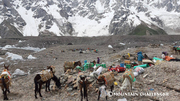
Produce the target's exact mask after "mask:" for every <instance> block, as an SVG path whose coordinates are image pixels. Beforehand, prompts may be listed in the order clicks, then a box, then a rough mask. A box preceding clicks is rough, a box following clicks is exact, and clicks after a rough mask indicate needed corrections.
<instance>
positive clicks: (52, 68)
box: [47, 66, 55, 73]
mask: <svg viewBox="0 0 180 101" xmlns="http://www.w3.org/2000/svg"><path fill="white" fill-rule="evenodd" d="M47 69H50V70H51V71H52V72H53V73H55V67H54V66H47Z"/></svg>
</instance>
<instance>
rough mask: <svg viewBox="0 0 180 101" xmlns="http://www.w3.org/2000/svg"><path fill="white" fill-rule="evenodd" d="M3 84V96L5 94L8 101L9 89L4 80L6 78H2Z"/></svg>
mask: <svg viewBox="0 0 180 101" xmlns="http://www.w3.org/2000/svg"><path fill="white" fill-rule="evenodd" d="M2 83H3V86H4V87H3V89H2V90H3V94H4V100H8V98H7V87H6V83H5V80H4V77H2Z"/></svg>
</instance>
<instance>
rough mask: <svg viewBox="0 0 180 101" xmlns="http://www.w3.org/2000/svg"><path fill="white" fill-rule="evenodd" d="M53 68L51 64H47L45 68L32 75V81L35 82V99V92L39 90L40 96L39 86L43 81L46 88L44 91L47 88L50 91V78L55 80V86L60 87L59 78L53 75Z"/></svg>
mask: <svg viewBox="0 0 180 101" xmlns="http://www.w3.org/2000/svg"><path fill="white" fill-rule="evenodd" d="M54 73H55V68H54V67H53V66H47V70H44V71H41V72H40V73H38V74H37V75H36V76H35V77H34V83H35V98H36V99H37V94H36V93H37V92H39V96H40V97H42V95H41V87H42V85H43V84H44V83H46V89H45V91H46V92H47V88H48V90H49V91H50V82H51V79H52V80H53V81H55V83H56V86H57V87H58V88H59V89H61V83H60V78H57V77H56V76H55V75H54Z"/></svg>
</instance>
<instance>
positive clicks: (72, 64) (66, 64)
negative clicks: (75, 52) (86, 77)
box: [63, 61, 81, 73]
mask: <svg viewBox="0 0 180 101" xmlns="http://www.w3.org/2000/svg"><path fill="white" fill-rule="evenodd" d="M76 66H81V62H80V61H77V62H69V61H65V62H64V65H63V67H64V73H65V72H66V70H68V69H74V68H75V67H76Z"/></svg>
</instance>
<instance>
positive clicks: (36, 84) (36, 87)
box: [34, 79, 38, 92]
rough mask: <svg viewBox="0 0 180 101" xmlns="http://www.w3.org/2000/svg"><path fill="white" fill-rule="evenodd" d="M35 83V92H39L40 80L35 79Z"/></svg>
mask: <svg viewBox="0 0 180 101" xmlns="http://www.w3.org/2000/svg"><path fill="white" fill-rule="evenodd" d="M34 84H35V92H36V91H37V92H38V82H37V80H36V79H34Z"/></svg>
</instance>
